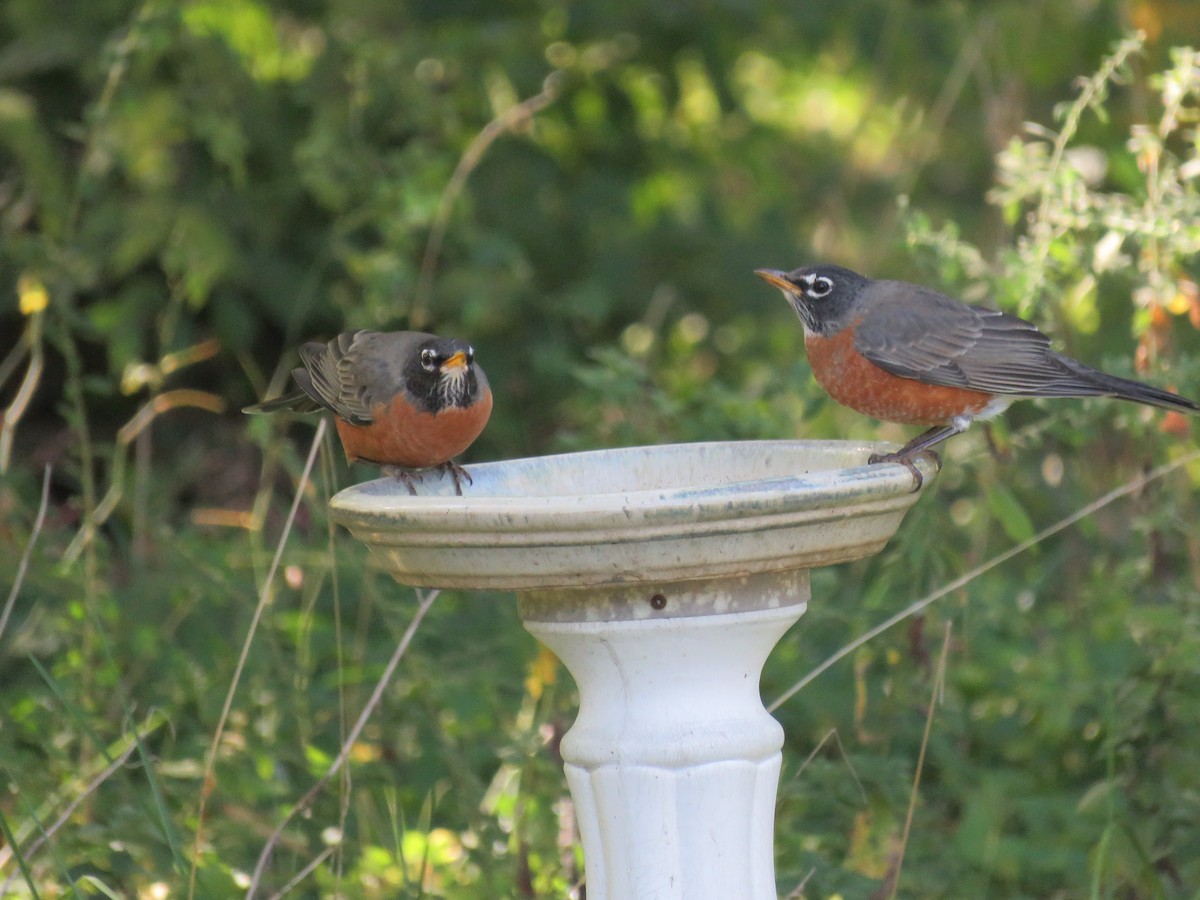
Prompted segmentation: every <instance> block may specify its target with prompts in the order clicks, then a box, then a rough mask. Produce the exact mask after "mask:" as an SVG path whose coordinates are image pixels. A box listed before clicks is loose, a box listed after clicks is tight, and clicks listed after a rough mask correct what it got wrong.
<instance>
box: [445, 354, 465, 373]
mask: <svg viewBox="0 0 1200 900" xmlns="http://www.w3.org/2000/svg"><path fill="white" fill-rule="evenodd" d="M466 366H467V354H465V353H463V351H461V350H459V351H458V352H457V353H455V354H454V355H453V356H451V357H450V358H449V359H448V360H446V361H445V362H444V363H442V371H443V372H453V371H454V370H455V369H465V368H466Z"/></svg>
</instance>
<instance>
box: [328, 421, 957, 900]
mask: <svg viewBox="0 0 1200 900" xmlns="http://www.w3.org/2000/svg"><path fill="white" fill-rule="evenodd" d="M888 449H892V448H890V447H888V446H886V445H880V444H868V443H858V442H847V441H739V442H720V443H696V444H674V445H664V446H654V447H630V448H624V449H618V450H599V451H591V452H586V453H568V454H563V455H558V456H542V457H535V458H530V459H517V460H510V461H506V462H494V463H483V464H477V465H472V466H471V468H470V473H471V476H472V478H473V479H474V483H473V484H470V485H469V486H466V487H465V488H464V494H465V496H461V497H459V496H456V495H455V494H454V491H453V486H452V485H451V484H450V482H449V480H448V479H441V478H439V477H438V476H436V475H433V474H430V475H427V476H425V480H424V482H423V483H421V484H420V485H419V486H418V490H419V492H420V493H419V496H415V497H414V496H411V495H409V493H408V491H407V489H406V488H405V486H404V485H403V484H400V483H398V482H396V481H395V480H393V479H387V478H384V479H379V480H376V481H371V482H367V483H365V484H360V485H357V486H355V487H351V488H347V489H346V490H343V491H341V492H340V493H338V494H337V495H336V496H335V497H334V498H333V500H332V501H331V503H330V506H331V509H332V513H333V516H334V518H335V519H336V520H337V521H338V522H340V523H341V524H342V525H345V526H346V527H347V528H348V529H349V530H350V531H351V532H352V533H353V534H354V535H355V537H357V538H358V539H360V540H362V541H363V542H364V543H366V544H367V546H368V547H370V549H371V551H372V553H373V554H374V555H376V556H377V557H378V558H379V560H380V561H381V562H382V564H383V565H384V566H385V567H386V568H387V569H388V570H389V571H390V572H392V574H393V575H394V576H395V577H396V579H397V580H398V581H400V582H401V583H403V584H409V585H414V586H423V587H441V588H467V589H488V590H513V591H516V592H517V595H518V603H519V610H520V615H521V619H522V621H523V622H524V624H525V627H526V628H527V629H528V630H529V631H530V632H532V633H533V634H534V635H535V636H536V637H537V638H538V639H539V640H541V641H542V642H543V643H544V644H545V645H546V646H548V647H549V648H550V649H551V650H553V651H554V652H555V653H556V654H557V655H558V657H559V658H560V659H561V660H562V661H563V663H564V664H565V665H566V666H567V668H568V669H569V670H570V672H571V674H572V675H573V676H574V678H575V682H576V684H577V685H578V688H579V695H580V708H579V715H578V717H577V719H576V721H575V723H574V725H573V726H572V727H571V729H570V731H568V732H567V734H566V736H565V737H564V738H563V741H562V747H561V749H562V756H563V760H564V763H565V769H566V775H567V782H568V784H569V786H570V789H571V795H572V797H573V799H574V801H575V806H576V814H577V818H578V821H579V828H580V834H581V837H582V840H583V849H584V860H585V866H586V874H587V892H588V898H589V900H634V898H637V900H743V898H744V900H767V898H771V900H774V898H775V897H776V896H777V895H776V891H775V876H774V865H773V849H772V842H773V832H774V806H775V793H776V788H777V785H778V781H779V768H780V762H781V755H780V749H781V748H782V746H783V731H782V729H781V728H780V726H779V724H778V723H777V722H776V721H775V720H774V719H773V718H771V716H770V715H769V714H768V713H767V712H766V710H765V709H764V708H763V705H762V701H761V699H760V698H759V694H758V679H759V675H760V673H761V670H762V666H763V663H764V662H765V661H766V658H767V655H768V654H769V653H770V650H771V648H772V647H773V646H774V645H775V643H776V642H777V641H778V640H779V638H780V637H781V636H782V635H783V633H784V632H785V631H786V630H787V629H788V628H789V627H790V626H791V625H792V624H793V623H794V622H795V621H796V620H797V619H798V618H799V617H800V615H801V614H802V613H803V612H804V610H805V608H806V607H807V603H808V599H809V570H811V569H812V568H814V567H817V566H825V565H832V564H835V563H841V562H847V561H849V560H853V559H859V558H861V557H865V556H869V555H871V554H873V553H876V552H878V551H879V550H880V549H881V548H882V547H883V546H884V544H885V543H887V541H888V539H889V538H890V537H891V536H892V534H893V533H895V531H896V528H897V527H898V526H899V524H900V520H901V519H902V518H903V516H904V513H905V512H906V511H907V510H908V508H909V507H910V506H912V504H913V503H914V502H915V501H916V499H917V497H918V496H919V493H913V492H912V488H913V477H912V474H911V473H910V472H909V471H908V470H907V469H906V468H905V467H904V466H901V465H896V464H889V465H873V466H868V465H866V464H865V462H866V459H867V457H868V456H869V455H870V454H871V453H873V452H885V451H886V450H888ZM917 465H918V466H919V467H920V468H921V471H922V474H923V475H924V477H925V485H926V486H928V485H929V483H930V482H931V481H932V480H933V478H934V477H935V475H936V471H935V469H934V467H933V466H932V465H931V464H930V463H928V462H927V461H924V460H921V461H918V463H917Z"/></svg>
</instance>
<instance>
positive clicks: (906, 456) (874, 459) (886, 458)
mask: <svg viewBox="0 0 1200 900" xmlns="http://www.w3.org/2000/svg"><path fill="white" fill-rule="evenodd" d="M918 456H926V457H928V458H929V460H930V461H931V462H932V463H933V465H934V467H936V468H937V470H938V471H939V472H940V471H941V469H942V458H941V457H940V456H938V455H937V454H936V453H935V452H934V451H932V450H918V451H917V452H916V453H905V452H904V451H903V450H901V451H900V452H898V453H872V454H871V455H870V456H868V457H867V465H870V466H873V465H875V464H876V463H890V462H894V463H900V465H902V466H904V468H906V469H908V471H910V472H912V476H913V489H912V493H914V494H915V493H916V492H917V491H919V490H920V489H921V487H922V486H923V485H924V484H925V476H924V475H922V474H921V470H920V469H918V468H917V464H916V463H915V462H913V460H914V459H915V458H916V457H918Z"/></svg>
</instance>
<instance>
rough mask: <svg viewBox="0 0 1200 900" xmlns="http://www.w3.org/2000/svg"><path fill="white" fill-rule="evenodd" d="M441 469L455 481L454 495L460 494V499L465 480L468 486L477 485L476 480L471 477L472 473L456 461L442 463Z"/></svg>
mask: <svg viewBox="0 0 1200 900" xmlns="http://www.w3.org/2000/svg"><path fill="white" fill-rule="evenodd" d="M439 468H441V470H442V471H443V472H446V473H448V474H449V475H450V477H451V478H452V479H454V493H456V494H458V496H460V497H461V496H462V483H463V479H464V478H465V479H466V480H467V484H474V483H475V479H474V478H472V477H471V473H470V472H468V471H467V470H466V469H464V468H463V467H462V466H460V465H459V464H458V463H456V462H455V461H454V460H449V461H447V462H444V463H442V464H441V466H440V467H439Z"/></svg>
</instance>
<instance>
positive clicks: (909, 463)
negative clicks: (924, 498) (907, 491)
mask: <svg viewBox="0 0 1200 900" xmlns="http://www.w3.org/2000/svg"><path fill="white" fill-rule="evenodd" d="M965 427H966V426H965V425H964V426H959V425H956V424H950V425H935V426H934V427H933V428H930V429H929V430H928V431H924V432H922V433H921V434H918V435H917V436H916V437H915V438H913V439H912V440H911V441H909V442H908V443H907V444H905V445H904V446H903V447H901V448H900V449H899V450H897V451H896V452H895V453H872V454H871V455H870V456H869V457H867V464H868V465H874V464H875V463H888V462H898V463H900V464H901V465H902V466H904V467H905V468H907V469H908V471H910V472H912V474H913V481H914V482H915V485H914V487H913V493H916V492H917V491H919V490H920V489H921V485H923V484H924V483H925V477H924V476H923V475H922V474H921V470H920V469H918V468H917V467H916V465H915V464H914V463H913V457H914V456H917V455H919V454H922V453H924V454H927V455H928V456H929V457H930V458H931V459H932V460H933V463H934V465H935V466H937V467H938V468H939V469H940V468H941V467H942V458H941V457H940V456H938V455H937V454H936V453H935V452H934V451H933V450H931V449H929V448H930V447H932V446H934V445H935V444H940V443H941V442H942V441H944V440H946V439H947V438H951V437H954V435H956V434H961V433H962V432H963V430H964V429H965Z"/></svg>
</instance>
